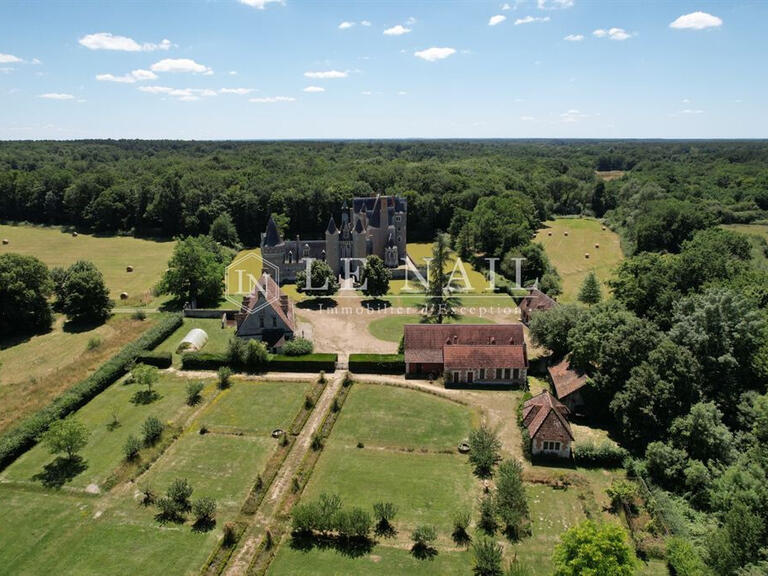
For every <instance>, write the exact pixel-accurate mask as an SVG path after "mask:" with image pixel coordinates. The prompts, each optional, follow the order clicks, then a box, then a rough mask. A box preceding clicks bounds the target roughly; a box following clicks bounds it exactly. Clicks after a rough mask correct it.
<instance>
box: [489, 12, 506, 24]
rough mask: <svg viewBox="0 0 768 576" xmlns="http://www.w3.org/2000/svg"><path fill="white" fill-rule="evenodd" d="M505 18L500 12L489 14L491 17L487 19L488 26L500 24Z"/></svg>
mask: <svg viewBox="0 0 768 576" xmlns="http://www.w3.org/2000/svg"><path fill="white" fill-rule="evenodd" d="M506 19H507V17H506V16H503V15H501V14H496V16H491V19H490V20H488V26H496V24H501V23H502V22H504V20H506Z"/></svg>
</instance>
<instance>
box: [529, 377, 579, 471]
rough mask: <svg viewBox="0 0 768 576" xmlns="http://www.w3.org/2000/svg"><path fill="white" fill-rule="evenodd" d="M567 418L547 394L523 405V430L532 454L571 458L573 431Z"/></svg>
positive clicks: (565, 411)
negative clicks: (528, 437)
mask: <svg viewBox="0 0 768 576" xmlns="http://www.w3.org/2000/svg"><path fill="white" fill-rule="evenodd" d="M568 414H569V412H568V408H567V407H566V406H565V405H564V404H563V403H561V402H559V401H558V400H557V399H556V398H555V397H554V396H552V394H550V393H549V392H548V391H544V392H542V393H541V394H537V395H536V396H534V397H533V398H531V399H530V400H528V401H527V402H525V404H523V426H525V427H526V429H527V430H528V436H530V439H531V454H533V455H534V456H537V455H541V456H558V457H560V458H570V457H571V444H572V443H573V431H572V430H571V425H570V424H569V423H568Z"/></svg>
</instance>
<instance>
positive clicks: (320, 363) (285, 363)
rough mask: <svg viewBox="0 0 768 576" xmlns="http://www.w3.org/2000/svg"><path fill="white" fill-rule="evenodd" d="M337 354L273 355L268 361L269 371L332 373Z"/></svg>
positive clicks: (334, 368)
mask: <svg viewBox="0 0 768 576" xmlns="http://www.w3.org/2000/svg"><path fill="white" fill-rule="evenodd" d="M337 359H338V354H306V355H305V356H285V355H281V354H275V355H274V356H272V358H271V359H270V360H269V369H270V370H275V371H282V372H320V371H321V370H323V371H325V372H333V371H335V370H336V360H337Z"/></svg>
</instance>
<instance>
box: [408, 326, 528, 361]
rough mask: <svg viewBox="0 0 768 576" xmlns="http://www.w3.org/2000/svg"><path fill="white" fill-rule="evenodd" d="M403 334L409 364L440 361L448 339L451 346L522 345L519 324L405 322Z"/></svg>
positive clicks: (523, 341)
mask: <svg viewBox="0 0 768 576" xmlns="http://www.w3.org/2000/svg"><path fill="white" fill-rule="evenodd" d="M403 334H404V349H405V361H406V362H408V363H424V364H427V363H429V364H432V363H437V364H439V363H442V362H443V347H444V346H446V344H447V343H448V342H450V343H451V345H452V346H453V345H472V346H485V345H494V346H496V347H499V346H510V345H512V346H522V345H523V344H525V338H524V336H523V326H522V324H406V325H405V327H404V330H403Z"/></svg>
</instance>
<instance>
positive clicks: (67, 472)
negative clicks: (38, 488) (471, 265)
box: [32, 456, 88, 488]
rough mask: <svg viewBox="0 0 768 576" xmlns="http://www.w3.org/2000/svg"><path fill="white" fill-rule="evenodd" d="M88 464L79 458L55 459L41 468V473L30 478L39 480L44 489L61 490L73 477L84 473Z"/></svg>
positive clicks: (60, 457) (61, 457)
mask: <svg viewBox="0 0 768 576" xmlns="http://www.w3.org/2000/svg"><path fill="white" fill-rule="evenodd" d="M86 468H88V464H87V462H86V461H85V460H83V459H82V457H80V456H73V457H72V458H65V457H63V456H59V457H57V458H56V459H55V460H54V461H53V462H49V463H48V464H46V465H45V466H43V471H42V472H39V473H37V474H35V475H34V476H33V477H32V478H33V479H34V480H39V481H40V482H41V483H42V484H43V486H45V487H46V488H61V487H62V486H63V485H64V484H66V483H67V482H69V481H70V480H72V478H74V477H75V476H77V475H78V474H80V473H81V472H83V471H85V469H86Z"/></svg>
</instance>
